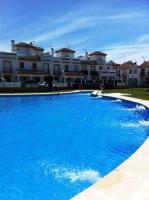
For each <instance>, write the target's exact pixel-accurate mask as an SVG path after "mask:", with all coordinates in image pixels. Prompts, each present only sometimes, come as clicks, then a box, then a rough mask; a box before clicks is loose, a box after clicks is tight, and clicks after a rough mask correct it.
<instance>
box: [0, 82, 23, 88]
mask: <svg viewBox="0 0 149 200" xmlns="http://www.w3.org/2000/svg"><path fill="white" fill-rule="evenodd" d="M0 87H1V88H19V87H21V82H1V83H0Z"/></svg>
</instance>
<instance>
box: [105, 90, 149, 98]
mask: <svg viewBox="0 0 149 200" xmlns="http://www.w3.org/2000/svg"><path fill="white" fill-rule="evenodd" d="M112 92H114V93H116V92H117V93H127V94H131V95H132V97H135V98H139V99H145V100H149V88H128V89H108V90H105V93H112Z"/></svg>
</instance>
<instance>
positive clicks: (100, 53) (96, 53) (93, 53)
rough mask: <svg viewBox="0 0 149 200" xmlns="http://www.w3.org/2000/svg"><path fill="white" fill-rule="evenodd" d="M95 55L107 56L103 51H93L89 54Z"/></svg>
mask: <svg viewBox="0 0 149 200" xmlns="http://www.w3.org/2000/svg"><path fill="white" fill-rule="evenodd" d="M94 55H99V56H106V55H107V54H106V53H103V52H101V51H94V52H92V53H90V54H89V56H94Z"/></svg>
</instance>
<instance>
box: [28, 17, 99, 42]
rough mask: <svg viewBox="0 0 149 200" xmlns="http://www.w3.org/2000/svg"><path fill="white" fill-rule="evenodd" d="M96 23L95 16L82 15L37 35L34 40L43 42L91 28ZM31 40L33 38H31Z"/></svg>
mask: <svg viewBox="0 0 149 200" xmlns="http://www.w3.org/2000/svg"><path fill="white" fill-rule="evenodd" d="M94 25H95V21H94V17H80V18H77V19H76V20H75V21H74V22H69V23H67V24H65V25H64V26H62V27H58V28H56V29H55V30H49V31H47V32H45V33H43V34H40V35H37V36H35V37H34V38H32V39H33V40H35V41H36V42H43V41H47V40H51V39H56V38H58V37H61V36H64V35H66V34H68V33H72V32H76V31H78V30H82V29H85V28H89V27H92V26H94ZM29 41H31V39H30V40H29Z"/></svg>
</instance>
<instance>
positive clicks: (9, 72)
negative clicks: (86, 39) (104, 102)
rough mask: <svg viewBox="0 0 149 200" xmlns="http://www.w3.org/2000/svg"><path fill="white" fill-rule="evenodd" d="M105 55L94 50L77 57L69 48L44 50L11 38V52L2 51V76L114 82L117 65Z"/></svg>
mask: <svg viewBox="0 0 149 200" xmlns="http://www.w3.org/2000/svg"><path fill="white" fill-rule="evenodd" d="M106 56H107V55H106V54H105V53H102V52H100V51H95V52H92V53H90V54H88V53H87V52H86V54H85V56H84V57H83V56H82V57H77V58H76V57H75V51H74V50H72V49H68V48H61V49H59V50H57V51H55V52H54V49H51V52H47V53H45V52H44V49H43V48H41V47H37V46H36V45H35V44H33V43H32V42H31V43H29V44H28V43H24V42H19V43H15V41H14V40H12V41H11V52H0V76H1V80H5V81H6V82H21V83H30V82H34V83H38V82H40V81H43V80H44V78H45V77H46V76H53V78H54V80H55V81H58V82H61V83H62V82H63V83H75V82H79V81H81V82H82V83H84V84H85V83H86V82H101V81H103V82H104V83H106V84H108V83H110V84H113V85H114V84H115V80H116V69H115V68H114V67H113V62H109V63H106Z"/></svg>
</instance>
